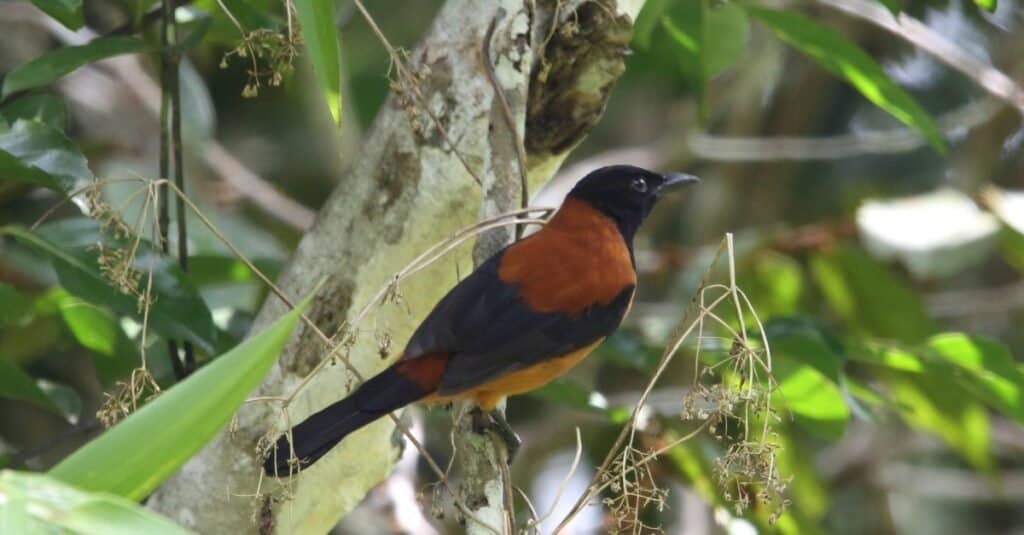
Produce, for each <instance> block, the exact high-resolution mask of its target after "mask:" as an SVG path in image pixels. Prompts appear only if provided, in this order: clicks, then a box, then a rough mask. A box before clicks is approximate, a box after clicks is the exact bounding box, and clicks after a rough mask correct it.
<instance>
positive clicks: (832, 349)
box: [755, 301, 843, 384]
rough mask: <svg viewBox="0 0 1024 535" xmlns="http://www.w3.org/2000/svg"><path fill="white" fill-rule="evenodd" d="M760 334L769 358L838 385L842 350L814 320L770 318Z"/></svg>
mask: <svg viewBox="0 0 1024 535" xmlns="http://www.w3.org/2000/svg"><path fill="white" fill-rule="evenodd" d="M755 302H756V301H755ZM764 332H765V335H766V336H767V337H768V345H769V347H770V348H771V351H772V356H773V357H776V358H781V359H788V360H789V361H791V362H794V363H798V364H806V365H808V366H811V367H812V368H814V369H815V370H817V371H818V372H819V373H821V374H822V375H824V376H825V377H827V378H828V379H829V380H830V381H832V382H833V383H834V384H839V370H840V368H842V365H843V358H842V357H841V356H840V355H841V353H842V348H841V347H838V342H836V341H834V340H832V339H831V338H830V337H829V336H828V335H827V334H826V333H825V331H824V329H823V328H822V327H821V326H819V325H818V324H816V323H815V322H814V320H811V319H807V318H772V319H771V320H768V322H766V323H765V324H764Z"/></svg>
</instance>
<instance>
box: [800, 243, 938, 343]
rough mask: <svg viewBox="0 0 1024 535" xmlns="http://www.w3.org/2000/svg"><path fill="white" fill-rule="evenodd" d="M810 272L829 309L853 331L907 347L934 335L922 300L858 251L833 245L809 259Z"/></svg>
mask: <svg viewBox="0 0 1024 535" xmlns="http://www.w3.org/2000/svg"><path fill="white" fill-rule="evenodd" d="M810 268H811V275H812V276H813V278H814V280H815V281H816V282H817V284H818V288H819V289H820V290H821V292H822V294H824V296H825V300H826V301H827V302H828V304H829V306H830V308H831V309H832V311H833V312H835V313H836V314H837V315H838V316H839V317H840V318H841V319H842V320H843V321H845V322H846V323H848V324H849V325H850V326H851V327H853V329H854V330H857V331H861V332H862V333H866V334H870V335H874V336H877V337H881V338H889V339H893V340H898V341H901V342H909V343H914V342H921V341H924V339H925V338H927V337H928V336H930V335H932V334H934V333H935V331H936V326H935V323H934V322H933V321H932V319H931V318H930V317H929V316H928V313H927V311H926V310H925V307H924V303H923V302H922V301H921V298H920V296H919V295H918V294H916V293H914V292H913V291H912V290H911V289H910V288H907V286H906V285H905V284H904V283H903V282H902V281H900V280H899V279H897V278H896V277H895V276H894V275H893V274H892V273H890V272H889V270H888V268H886V267H885V266H883V265H882V264H879V263H878V262H876V261H875V260H874V259H872V258H871V257H869V256H867V254H865V253H864V252H863V251H861V250H860V249H856V248H854V247H851V246H848V245H838V246H835V247H832V248H831V249H829V250H827V251H824V252H821V253H818V254H816V255H814V256H812V257H811V260H810Z"/></svg>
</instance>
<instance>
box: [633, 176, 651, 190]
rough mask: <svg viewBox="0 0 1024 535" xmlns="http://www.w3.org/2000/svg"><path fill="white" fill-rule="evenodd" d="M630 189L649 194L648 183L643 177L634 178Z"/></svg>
mask: <svg viewBox="0 0 1024 535" xmlns="http://www.w3.org/2000/svg"><path fill="white" fill-rule="evenodd" d="M629 187H630V188H632V189H633V191H637V192H640V193H647V181H646V180H644V179H643V178H641V177H636V178H634V179H633V181H632V182H630V183H629Z"/></svg>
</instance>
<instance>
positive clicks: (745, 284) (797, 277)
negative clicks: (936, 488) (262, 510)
mask: <svg viewBox="0 0 1024 535" xmlns="http://www.w3.org/2000/svg"><path fill="white" fill-rule="evenodd" d="M748 258H749V261H747V262H744V264H745V265H744V266H743V267H742V268H740V267H737V275H738V276H739V281H738V284H739V286H740V287H741V288H743V291H744V292H746V294H747V297H749V298H750V301H751V302H752V303H754V304H755V305H756V307H757V313H758V315H759V317H761V318H762V319H764V318H771V317H774V316H791V315H794V314H796V313H798V312H799V311H800V309H801V306H800V305H801V301H803V299H804V295H805V293H806V288H805V287H804V273H803V269H802V268H801V267H800V263H799V262H797V261H796V259H794V258H793V257H791V256H786V255H784V254H780V253H776V252H773V251H768V250H764V251H758V252H756V253H754V254H752V255H750V256H748ZM748 320H749V321H753V318H752V317H749V316H748Z"/></svg>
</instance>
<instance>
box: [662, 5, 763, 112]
mask: <svg viewBox="0 0 1024 535" xmlns="http://www.w3.org/2000/svg"><path fill="white" fill-rule="evenodd" d="M661 23H662V26H663V27H664V28H665V30H666V31H667V32H668V35H669V37H671V38H672V40H673V42H675V43H676V44H677V45H678V48H677V50H678V51H679V60H680V65H681V66H682V68H683V72H684V74H686V76H687V78H688V79H689V81H690V84H691V85H692V86H693V88H694V91H695V92H696V94H697V98H698V102H699V106H700V112H701V118H702V120H706V119H707V116H708V109H707V84H708V82H709V81H710V80H711V79H712V78H714V77H715V76H716V75H717V74H718V73H720V72H722V71H723V70H725V69H727V68H728V67H729V66H731V65H732V64H734V63H736V61H737V60H739V58H740V57H741V56H742V55H743V52H744V51H745V50H746V46H747V32H748V30H749V23H748V21H747V16H746V13H744V11H743V10H742V9H741V8H740V7H738V6H737V5H735V4H734V3H731V2H730V3H720V4H715V5H711V2H710V1H709V0H689V1H686V2H679V3H677V4H676V5H674V6H673V9H672V10H671V12H670V14H669V15H666V16H664V17H662V19H661Z"/></svg>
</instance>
